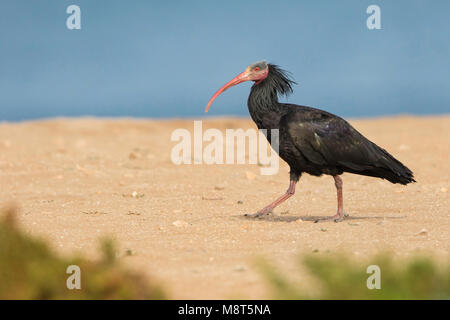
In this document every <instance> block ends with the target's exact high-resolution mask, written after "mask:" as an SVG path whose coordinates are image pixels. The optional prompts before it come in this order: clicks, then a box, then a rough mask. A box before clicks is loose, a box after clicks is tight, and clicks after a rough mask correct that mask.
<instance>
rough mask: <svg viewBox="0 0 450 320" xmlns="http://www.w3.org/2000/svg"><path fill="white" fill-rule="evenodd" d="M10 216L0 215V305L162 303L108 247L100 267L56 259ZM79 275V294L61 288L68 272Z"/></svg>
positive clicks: (145, 281) (152, 288) (12, 212)
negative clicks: (82, 301)
mask: <svg viewBox="0 0 450 320" xmlns="http://www.w3.org/2000/svg"><path fill="white" fill-rule="evenodd" d="M14 220H15V210H14V209H12V208H11V209H6V210H3V211H2V212H0V299H163V298H165V294H164V293H163V291H162V290H161V289H160V288H159V286H156V285H153V284H150V283H149V281H148V279H145V278H144V277H143V276H140V275H138V274H136V273H134V272H131V271H129V270H127V269H125V268H123V267H122V266H120V264H119V263H118V261H116V259H115V256H116V255H115V249H114V246H113V243H112V242H110V241H104V242H103V243H102V249H101V250H102V251H101V252H102V256H103V258H102V259H101V260H100V261H97V262H92V261H89V260H87V259H84V258H82V257H67V258H63V257H59V256H57V255H56V254H54V253H53V252H52V251H51V250H50V249H49V248H48V246H47V245H46V244H45V243H44V242H42V241H40V240H36V239H34V238H32V237H30V236H28V235H26V234H25V233H23V232H21V231H20V230H18V228H17V226H16V224H15V222H14ZM70 265H77V266H79V267H80V270H81V289H73V290H69V289H68V288H67V286H66V281H67V279H68V278H69V277H70V276H71V274H67V273H66V270H67V267H68V266H70Z"/></svg>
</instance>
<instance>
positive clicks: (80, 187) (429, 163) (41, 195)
mask: <svg viewBox="0 0 450 320" xmlns="http://www.w3.org/2000/svg"><path fill="white" fill-rule="evenodd" d="M350 122H351V123H352V124H353V125H354V126H355V127H356V128H357V129H358V130H359V131H360V132H362V133H363V134H364V135H365V136H366V137H368V138H369V139H371V140H372V141H374V142H375V143H377V144H379V145H380V146H382V147H383V148H385V149H387V150H388V151H389V152H390V153H392V154H393V155H394V156H395V157H397V158H398V159H399V160H400V161H402V162H403V163H404V164H405V165H407V166H408V167H409V168H410V169H411V170H413V171H414V173H415V177H416V180H417V181H418V182H417V183H415V184H411V185H408V186H406V187H405V186H400V185H393V184H391V183H389V182H386V181H382V180H379V179H374V178H369V177H363V176H357V175H351V174H344V175H343V181H344V205H345V209H346V211H347V213H349V214H350V216H351V217H352V218H353V219H351V220H347V221H344V222H342V223H327V224H323V223H322V224H315V223H313V222H311V221H309V220H310V219H311V218H312V217H314V216H325V215H331V214H334V213H335V210H336V209H335V206H336V199H335V189H334V184H333V179H332V178H331V177H327V176H324V177H321V178H315V177H311V176H308V175H304V176H303V177H302V179H301V180H300V183H299V185H298V188H297V193H296V195H295V196H294V197H293V198H291V199H290V200H288V201H287V202H286V203H285V204H283V205H282V206H280V207H279V208H277V210H276V213H277V215H278V220H277V221H274V222H270V221H254V220H247V219H244V218H243V217H242V215H243V214H244V213H254V212H256V210H257V209H260V208H261V207H262V206H263V205H265V204H266V203H267V202H269V201H270V200H273V199H274V198H275V197H277V196H279V195H281V194H282V193H283V192H284V191H285V190H286V188H287V186H288V168H287V166H286V164H285V163H283V162H282V161H281V168H280V170H279V173H278V174H277V175H274V176H262V175H260V174H259V167H258V166H257V165H249V164H244V165H205V164H203V165H179V166H176V165H174V164H173V163H172V161H171V158H170V154H171V149H172V147H173V146H174V145H175V144H176V143H175V142H172V141H171V140H170V136H171V133H172V132H173V130H174V129H176V128H186V129H188V130H190V131H192V130H193V121H192V120H160V121H156V120H135V119H95V118H78V119H54V120H47V121H33V122H23V123H3V124H0V177H1V179H0V186H1V187H0V195H1V204H3V205H5V204H7V203H11V202H13V203H16V204H17V205H18V206H19V208H20V216H19V222H20V223H21V224H22V225H23V227H24V228H25V230H27V231H28V232H30V233H32V234H35V235H39V236H41V237H44V238H46V239H48V240H49V241H50V244H51V245H52V246H53V247H54V248H55V250H58V251H60V252H62V253H69V252H74V251H75V252H76V251H79V252H83V253H85V254H88V255H91V256H92V257H95V256H96V254H97V247H98V239H99V238H101V237H104V236H110V237H112V238H113V239H115V240H116V242H117V244H118V246H119V253H118V254H119V256H121V257H123V258H121V260H123V261H124V263H126V264H128V265H130V266H131V267H133V268H137V269H139V270H142V271H143V272H145V273H147V274H148V275H149V276H156V277H157V278H158V279H160V280H161V281H162V282H164V283H166V285H167V287H168V289H169V290H170V293H171V294H172V296H174V297H176V298H230V297H243V298H264V297H266V293H265V287H264V284H263V283H262V281H261V278H260V275H259V273H258V272H257V271H256V270H255V268H254V264H253V262H254V258H255V257H256V256H264V257H267V258H269V259H271V261H273V262H274V263H275V264H277V265H279V266H281V267H282V268H284V269H285V270H286V271H292V270H295V257H296V255H297V254H298V253H301V252H312V251H313V250H318V251H319V253H320V252H337V251H346V252H348V253H349V254H352V255H354V256H357V257H361V258H365V257H369V256H371V255H373V254H375V253H377V252H379V251H382V250H391V251H393V252H394V253H395V254H396V255H398V256H407V255H410V254H412V253H414V252H417V251H431V252H432V253H434V254H436V255H438V256H444V255H446V254H448V249H449V244H450V232H449V230H450V210H449V208H450V196H449V195H450V193H449V190H450V177H449V172H450V170H449V169H450V168H449V164H450V150H449V146H450V116H440V117H437V116H436V117H410V116H402V117H392V118H377V119H368V120H365V119H361V120H352V121H350ZM203 127H204V129H207V128H218V129H220V130H222V131H224V130H225V129H226V128H254V124H253V123H252V122H251V121H250V120H247V119H236V118H216V119H208V120H204V122H203ZM325 229H326V230H325ZM126 250H131V252H132V255H131V256H125V252H126Z"/></svg>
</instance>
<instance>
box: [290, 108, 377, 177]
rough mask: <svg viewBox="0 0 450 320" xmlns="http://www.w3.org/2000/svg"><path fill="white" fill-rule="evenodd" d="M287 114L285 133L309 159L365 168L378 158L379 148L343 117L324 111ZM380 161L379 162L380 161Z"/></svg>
mask: <svg viewBox="0 0 450 320" xmlns="http://www.w3.org/2000/svg"><path fill="white" fill-rule="evenodd" d="M318 111H319V110H317V111H315V112H309V113H307V114H302V113H301V112H298V113H297V112H296V113H297V115H294V116H293V117H290V119H289V120H288V123H287V128H288V133H289V135H290V136H291V138H292V140H293V142H294V145H295V147H296V148H297V149H298V150H299V151H300V152H301V153H302V154H303V156H304V157H306V158H307V159H308V160H309V161H310V162H312V163H314V164H316V165H322V166H336V167H347V168H349V169H351V170H358V171H360V170H366V169H369V168H371V167H373V166H374V165H376V163H378V162H380V159H379V158H380V157H382V156H383V154H382V153H380V152H379V151H380V149H381V148H379V147H378V146H376V145H375V144H374V143H372V142H371V141H369V140H368V139H366V138H365V137H364V136H363V135H362V134H360V133H359V132H358V131H356V129H354V128H353V127H352V126H351V125H350V124H349V123H348V122H347V121H345V120H344V119H342V118H339V117H337V116H334V115H332V114H329V113H326V112H318ZM380 164H381V163H380Z"/></svg>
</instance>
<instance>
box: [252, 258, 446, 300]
mask: <svg viewBox="0 0 450 320" xmlns="http://www.w3.org/2000/svg"><path fill="white" fill-rule="evenodd" d="M298 264H299V270H300V269H301V270H305V271H306V274H307V276H308V280H310V281H309V282H312V285H313V290H308V289H307V288H305V286H303V285H298V278H297V280H294V279H293V278H292V276H284V275H281V272H279V271H276V268H275V267H274V266H272V265H270V264H269V263H268V262H266V261H264V260H260V261H259V263H258V266H259V267H260V270H262V273H263V275H264V277H265V278H266V280H267V282H268V283H269V286H270V287H271V288H272V290H273V291H272V292H273V298H274V299H343V300H353V299H363V300H369V299H370V300H372V299H385V300H392V299H394V300H395V299H402V300H403V299H405V300H410V299H412V300H414V299H450V264H449V263H448V261H447V263H445V264H444V265H439V264H438V263H437V262H436V260H434V259H431V258H429V257H426V256H415V257H413V258H410V259H408V260H406V261H397V260H394V258H393V257H392V255H390V254H384V255H379V256H376V257H375V258H374V259H371V262H370V263H365V264H364V263H362V262H355V261H352V260H350V259H349V258H348V257H347V256H345V255H326V256H324V255H320V254H309V255H306V256H302V257H300V258H299V260H298ZM369 265H376V266H378V267H379V268H380V280H381V281H380V284H381V288H380V289H371V290H370V289H368V287H367V279H368V278H369V277H370V276H371V275H372V274H373V271H371V272H370V273H367V272H366V271H367V267H368V266H369Z"/></svg>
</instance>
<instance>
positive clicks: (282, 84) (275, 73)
mask: <svg viewBox="0 0 450 320" xmlns="http://www.w3.org/2000/svg"><path fill="white" fill-rule="evenodd" d="M268 66H269V73H268V75H267V78H265V79H264V80H263V81H261V83H258V84H256V83H255V84H254V85H253V86H252V90H251V92H250V96H249V98H248V107H249V109H250V113H253V114H254V113H255V112H258V111H259V112H263V111H269V110H276V109H277V107H278V97H279V96H288V95H289V94H291V93H292V85H293V84H296V82H295V81H294V80H292V79H291V78H290V75H289V72H287V71H285V70H283V69H281V68H280V67H278V66H277V65H274V64H268Z"/></svg>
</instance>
